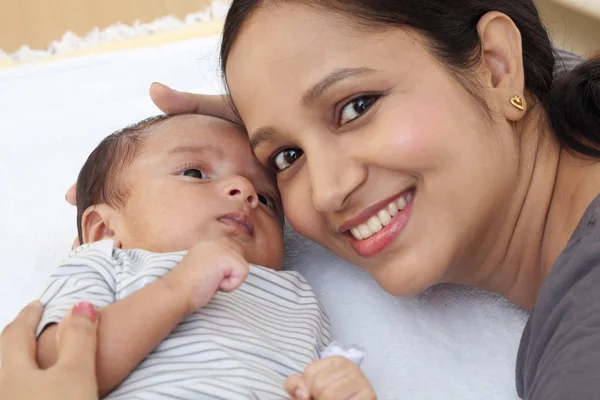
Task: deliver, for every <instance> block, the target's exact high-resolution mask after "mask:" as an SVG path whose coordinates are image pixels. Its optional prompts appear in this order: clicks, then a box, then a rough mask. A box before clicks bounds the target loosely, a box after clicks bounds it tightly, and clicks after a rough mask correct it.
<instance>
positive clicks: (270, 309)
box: [38, 240, 330, 400]
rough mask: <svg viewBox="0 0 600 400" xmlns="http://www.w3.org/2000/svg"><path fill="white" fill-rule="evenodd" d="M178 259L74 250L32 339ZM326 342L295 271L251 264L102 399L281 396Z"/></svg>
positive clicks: (100, 247)
mask: <svg viewBox="0 0 600 400" xmlns="http://www.w3.org/2000/svg"><path fill="white" fill-rule="evenodd" d="M185 254H186V252H178V253H160V254H159V253H151V252H149V251H145V250H138V249H136V250H120V249H118V248H115V247H114V243H113V242H112V241H111V240H105V241H101V242H96V243H92V244H87V245H83V246H81V247H79V248H77V249H76V250H74V251H73V252H72V253H71V255H70V257H69V258H68V259H67V260H66V261H65V262H64V263H63V264H62V265H61V266H59V267H58V269H57V270H56V272H55V273H54V274H53V275H52V276H51V277H50V282H49V284H48V286H47V288H46V290H45V291H44V293H43V294H42V296H41V299H40V300H41V302H42V303H43V304H44V305H45V311H44V315H43V317H42V320H41V322H40V325H39V327H38V335H39V334H40V333H41V332H42V330H43V329H44V327H46V326H48V325H49V324H53V323H58V322H59V321H60V320H61V319H62V318H63V317H64V316H65V315H66V314H67V313H68V312H69V311H70V309H71V307H72V306H73V305H74V304H75V303H77V302H79V301H89V302H91V303H92V304H94V305H95V306H96V307H97V308H102V307H106V306H108V305H109V304H111V303H114V302H116V301H118V300H121V299H123V298H125V297H127V296H128V295H130V294H132V293H134V292H135V291H136V290H139V289H141V288H142V287H144V286H145V285H148V284H150V283H152V282H154V281H155V280H157V279H159V278H160V277H161V276H163V275H165V274H166V273H167V272H169V271H170V270H171V269H172V268H174V267H175V266H177V264H178V263H179V262H180V261H181V260H182V259H183V257H184V256H185ZM132 323H135V320H133V321H132ZM329 340H330V325H329V320H328V317H327V315H326V314H325V312H324V310H323V308H322V307H321V305H320V304H319V302H318V300H317V298H316V296H315V293H314V292H313V290H312V288H311V287H310V286H309V285H308V283H307V282H306V281H305V280H304V279H303V278H302V277H301V276H300V275H299V274H298V273H296V272H291V271H282V272H276V271H273V270H270V269H266V268H263V267H258V266H253V265H251V266H250V273H249V275H248V279H247V280H246V281H245V282H244V283H243V284H242V286H240V288H239V289H238V290H236V291H234V292H232V293H221V292H218V293H217V294H216V295H215V296H214V297H213V299H212V300H211V301H210V302H209V303H208V304H207V305H206V306H205V307H203V308H202V309H200V310H198V311H197V312H195V313H194V314H192V315H190V316H189V317H187V318H186V319H184V320H183V321H182V322H181V323H180V324H179V325H178V326H177V327H176V328H175V330H174V331H173V332H171V334H170V335H169V336H168V337H167V338H166V339H164V340H163V341H162V342H161V343H160V344H159V345H158V346H157V347H156V348H155V349H154V350H153V351H152V352H151V353H150V355H148V357H146V358H145V359H144V360H143V361H142V362H141V363H140V364H139V365H138V366H137V368H136V369H135V370H134V371H133V372H132V373H131V375H130V376H129V377H128V378H127V379H126V380H125V381H124V382H123V383H122V384H121V385H120V386H119V387H117V388H116V389H115V390H114V391H113V392H112V393H110V394H109V395H108V396H107V397H106V398H109V399H261V400H262V399H283V398H287V395H286V393H285V391H284V390H283V382H284V381H285V379H286V377H287V376H289V375H292V374H298V373H302V372H303V371H304V369H305V368H306V367H307V366H308V365H309V364H310V363H312V362H313V361H314V360H317V359H318V358H319V356H320V354H321V353H322V352H323V350H325V348H326V346H327V345H328V344H329Z"/></svg>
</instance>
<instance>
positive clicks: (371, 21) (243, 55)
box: [154, 0, 600, 399]
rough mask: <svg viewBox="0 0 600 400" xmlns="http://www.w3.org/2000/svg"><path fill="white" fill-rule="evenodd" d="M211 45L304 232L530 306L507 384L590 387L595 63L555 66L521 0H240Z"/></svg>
mask: <svg viewBox="0 0 600 400" xmlns="http://www.w3.org/2000/svg"><path fill="white" fill-rule="evenodd" d="M290 44H292V45H290ZM221 58H222V68H223V72H224V74H225V77H226V81H227V85H228V88H229V90H230V95H231V100H232V104H233V105H234V106H235V110H236V113H237V115H238V116H239V118H240V119H241V120H242V121H243V122H244V124H245V125H246V127H247V129H248V132H249V135H250V138H251V141H252V144H253V148H254V151H255V153H256V154H257V156H258V158H259V159H260V160H261V162H262V163H264V164H265V165H267V166H269V167H271V168H273V169H274V170H275V171H276V172H277V173H278V183H279V186H280V189H281V192H282V197H283V200H284V206H285V209H286V214H287V217H288V219H289V221H290V223H291V224H292V226H293V227H294V228H295V229H296V230H297V231H298V232H300V233H301V234H303V235H304V236H306V237H308V238H309V239H312V240H314V241H316V242H318V243H320V244H321V245H323V246H325V247H327V248H328V249H330V250H331V251H333V252H334V253H336V254H337V255H338V256H340V257H342V258H344V259H346V260H348V261H350V262H352V263H354V264H356V265H358V266H360V267H362V268H364V269H366V270H367V271H368V272H369V273H370V274H371V275H372V276H373V277H374V279H375V280H376V281H377V282H378V283H379V284H380V285H381V286H382V288H383V289H385V290H386V291H388V292H389V293H391V294H394V295H397V296H406V295H413V294H416V293H419V292H421V291H423V290H424V289H426V288H428V287H430V286H431V285H434V284H437V283H440V282H453V283H460V284H468V285H475V286H478V287H480V288H483V289H486V290H489V291H493V292H496V293H499V294H501V295H503V296H504V297H506V298H507V299H508V300H510V301H512V302H513V303H515V304H518V305H520V306H522V307H524V308H525V309H528V310H532V314H531V316H530V319H529V321H528V324H527V326H526V329H525V332H524V335H523V338H522V342H521V347H520V350H519V355H518V360H517V388H518V392H519V395H520V396H521V397H523V398H527V399H550V398H577V399H584V398H595V397H597V396H598V393H600V384H599V383H598V382H599V380H598V375H599V372H597V371H598V370H597V366H598V365H599V364H600V351H599V350H598V348H599V345H600V292H598V291H597V290H596V288H597V285H598V284H599V283H600V268H597V266H598V265H599V264H600V246H599V245H598V244H597V242H598V239H599V238H600V226H598V227H597V226H596V219H597V214H600V198H598V197H597V196H598V193H599V192H600V164H599V163H598V162H597V160H598V157H599V156H600V60H598V59H597V60H590V61H588V62H587V63H585V64H583V65H581V66H580V67H578V68H577V69H576V70H575V71H573V72H572V73H570V74H567V75H565V76H564V77H562V78H561V79H559V80H555V79H554V78H553V66H554V61H555V58H554V54H553V51H552V47H551V44H550V40H549V38H548V35H547V33H546V31H545V29H544V27H543V25H542V23H541V22H540V19H539V15H538V13H537V10H536V8H535V6H534V4H533V2H532V1H531V0H486V1H483V0H462V1H458V0H455V1H448V0H430V1H428V2H427V7H426V8H424V6H423V3H422V2H421V1H420V0H404V1H401V2H400V1H396V0H338V1H333V0H331V1H329V0H322V1H308V0H305V1H281V2H275V1H260V0H234V1H233V4H232V6H231V9H230V12H229V14H228V17H227V21H226V23H225V29H224V35H223V43H222V49H221ZM154 90H155V92H156V91H157V90H163V89H160V88H155V89H154ZM155 96H156V93H155ZM160 96H161V95H159V97H160ZM165 99H166V97H165V98H163V99H162V100H160V99H159V100H158V102H159V103H162V102H163V101H164V100H165ZM189 101H190V99H186V98H185V97H184V96H179V97H177V96H175V97H174V101H173V102H172V103H171V104H170V105H169V106H165V107H163V109H165V110H167V111H170V112H173V111H184V110H185V111H189ZM200 104H201V103H200ZM199 111H202V112H208V113H217V114H220V115H226V113H225V112H223V111H222V110H219V108H218V105H216V104H214V103H211V104H207V105H204V106H200V107H199Z"/></svg>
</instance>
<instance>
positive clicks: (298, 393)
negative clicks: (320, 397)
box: [294, 386, 308, 399]
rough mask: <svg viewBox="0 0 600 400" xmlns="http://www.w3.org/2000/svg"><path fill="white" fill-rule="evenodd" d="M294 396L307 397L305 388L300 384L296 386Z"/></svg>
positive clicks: (298, 397)
mask: <svg viewBox="0 0 600 400" xmlns="http://www.w3.org/2000/svg"><path fill="white" fill-rule="evenodd" d="M294 397H295V398H297V399H308V393H306V389H304V388H303V387H302V386H298V387H297V388H296V391H294Z"/></svg>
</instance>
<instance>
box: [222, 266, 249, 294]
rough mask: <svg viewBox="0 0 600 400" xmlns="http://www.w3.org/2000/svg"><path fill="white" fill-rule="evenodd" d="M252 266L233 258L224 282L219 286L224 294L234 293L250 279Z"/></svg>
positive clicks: (225, 272) (225, 273) (226, 271)
mask: <svg viewBox="0 0 600 400" xmlns="http://www.w3.org/2000/svg"><path fill="white" fill-rule="evenodd" d="M249 271H250V266H249V265H248V263H247V262H246V261H244V260H243V259H241V258H239V259H238V258H232V259H231V260H230V264H229V266H228V268H226V270H225V271H224V276H223V280H222V281H221V284H220V285H219V290H221V291H223V292H232V291H234V290H236V289H237V288H239V287H240V285H241V284H242V283H244V281H245V280H246V278H247V277H248V272H249Z"/></svg>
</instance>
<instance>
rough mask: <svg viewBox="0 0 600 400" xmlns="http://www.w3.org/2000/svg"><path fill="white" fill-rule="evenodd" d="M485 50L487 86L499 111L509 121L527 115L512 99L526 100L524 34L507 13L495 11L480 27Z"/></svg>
mask: <svg viewBox="0 0 600 400" xmlns="http://www.w3.org/2000/svg"><path fill="white" fill-rule="evenodd" d="M477 31H478V32H479V37H480V39H481V45H482V50H483V65H482V66H481V67H482V69H483V71H482V76H481V77H482V78H483V82H482V83H483V84H484V87H485V88H486V89H489V90H490V92H491V93H492V95H493V101H494V102H497V107H494V108H495V109H496V110H498V111H500V112H501V113H502V114H504V116H505V117H506V118H507V119H509V120H514V121H516V120H518V119H520V118H521V117H522V116H523V113H522V112H519V110H517V109H516V108H515V107H514V106H511V103H510V99H511V98H512V97H513V96H515V95H517V96H520V97H521V98H523V99H525V69H524V66H523V47H522V42H521V32H520V31H519V29H518V28H517V26H516V25H515V23H514V22H513V20H512V19H510V17H508V16H507V15H506V14H503V13H501V12H498V11H492V12H489V13H487V14H485V15H484V16H483V17H481V19H480V20H479V23H478V24H477Z"/></svg>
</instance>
